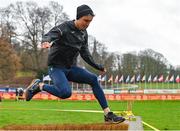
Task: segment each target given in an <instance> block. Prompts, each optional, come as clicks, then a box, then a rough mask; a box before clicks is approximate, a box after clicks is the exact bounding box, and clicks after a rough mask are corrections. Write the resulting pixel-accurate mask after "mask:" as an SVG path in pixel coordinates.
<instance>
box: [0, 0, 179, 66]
mask: <svg viewBox="0 0 180 131" xmlns="http://www.w3.org/2000/svg"><path fill="white" fill-rule="evenodd" d="M0 1H1V4H0V7H3V6H4V7H5V6H7V5H8V4H9V3H14V2H16V1H17V0H0ZM23 1H28V0H23ZM33 1H36V2H38V3H39V4H41V5H42V4H43V5H47V4H48V1H49V0H33ZM54 1H57V2H58V3H60V4H61V5H63V7H64V12H66V13H67V14H68V15H69V16H70V19H74V18H75V17H76V7H77V6H79V5H81V4H87V5H89V6H90V7H91V8H92V9H93V11H94V13H95V14H96V16H95V17H94V20H93V21H92V23H91V24H90V26H89V28H88V29H87V30H88V33H89V34H90V35H93V36H95V37H96V38H97V40H98V41H100V42H102V43H103V44H105V46H106V47H107V48H108V51H111V52H116V51H118V52H120V53H126V52H130V51H140V50H144V49H147V48H151V49H153V50H154V51H156V52H159V53H161V54H163V55H164V57H165V58H167V60H168V61H169V62H170V64H172V65H174V66H176V65H180V0H54Z"/></svg>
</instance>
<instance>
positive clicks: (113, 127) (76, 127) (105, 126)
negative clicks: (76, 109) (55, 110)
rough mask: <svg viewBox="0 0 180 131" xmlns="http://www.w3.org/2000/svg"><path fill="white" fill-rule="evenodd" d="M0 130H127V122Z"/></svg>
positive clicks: (22, 127)
mask: <svg viewBox="0 0 180 131" xmlns="http://www.w3.org/2000/svg"><path fill="white" fill-rule="evenodd" d="M2 130H128V124H126V123H120V124H105V123H97V124H57V125H54V124H53V125H50V124H48V125H9V126H5V127H3V128H2Z"/></svg>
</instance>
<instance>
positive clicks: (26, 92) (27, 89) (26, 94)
mask: <svg viewBox="0 0 180 131" xmlns="http://www.w3.org/2000/svg"><path fill="white" fill-rule="evenodd" d="M36 80H37V79H34V80H33V81H32V82H31V84H30V85H29V86H28V87H27V88H26V91H25V99H26V101H30V100H27V96H28V91H29V88H31V87H32V86H33V84H34V83H35V81H36Z"/></svg>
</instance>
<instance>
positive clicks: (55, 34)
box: [25, 5, 125, 123]
mask: <svg viewBox="0 0 180 131" xmlns="http://www.w3.org/2000/svg"><path fill="white" fill-rule="evenodd" d="M94 16H95V15H94V13H93V11H92V9H91V8H90V7H89V6H87V5H81V6H79V7H77V17H76V20H72V21H66V22H64V23H62V24H60V25H58V26H56V27H54V28H52V29H51V30H50V31H49V32H48V33H47V34H45V35H44V37H43V39H42V47H44V48H47V47H49V48H50V52H49V56H48V67H49V70H48V71H49V75H50V77H51V79H52V81H53V83H54V85H47V84H44V83H42V82H41V81H40V80H39V79H35V80H33V81H32V83H31V84H30V85H29V86H28V87H27V90H26V93H25V97H26V100H27V101H30V100H31V99H32V97H33V96H34V95H35V94H37V93H38V92H40V91H47V92H48V93H50V94H52V95H54V96H57V97H59V98H61V99H66V98H69V97H70V96H71V94H72V91H71V87H70V85H69V83H68V81H72V82H77V83H84V84H89V85H91V87H92V90H93V93H94V95H95V97H96V99H97V100H98V102H99V104H100V105H101V108H102V109H103V111H104V120H105V122H110V123H120V122H123V121H124V120H125V119H124V118H123V117H120V116H117V115H115V114H114V113H113V112H111V111H110V108H109V106H108V104H107V100H106V98H105V95H104V92H103V90H102V88H101V87H100V84H99V82H98V78H97V76H96V75H95V74H93V73H91V72H89V71H88V70H86V69H83V68H81V67H78V66H77V65H76V63H77V56H78V55H79V54H80V55H81V57H82V58H83V59H84V60H85V61H86V62H87V63H88V64H89V65H91V66H92V67H94V68H95V69H97V70H100V71H102V72H104V73H105V72H106V69H105V68H104V67H103V66H102V65H99V64H96V63H95V62H94V60H93V58H92V56H91V54H90V52H89V49H88V34H87V31H86V28H87V27H88V26H89V24H90V23H91V21H92V20H93V17H94Z"/></svg>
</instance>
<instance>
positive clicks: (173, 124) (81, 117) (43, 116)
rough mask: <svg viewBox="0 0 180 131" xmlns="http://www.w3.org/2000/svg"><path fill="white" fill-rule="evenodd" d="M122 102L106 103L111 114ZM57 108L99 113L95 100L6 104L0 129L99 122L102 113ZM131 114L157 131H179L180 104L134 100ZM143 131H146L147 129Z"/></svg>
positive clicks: (0, 116)
mask: <svg viewBox="0 0 180 131" xmlns="http://www.w3.org/2000/svg"><path fill="white" fill-rule="evenodd" d="M126 104H127V103H126V102H125V101H124V102H123V101H109V105H110V107H111V109H112V110H114V111H122V110H125V109H126ZM59 109H70V110H72V109H74V110H79V109H83V110H101V108H100V106H99V104H98V103H97V102H96V101H67V100H63V101H47V100H44V101H35V100H33V101H30V102H24V101H19V102H16V101H12V100H11V101H10V100H6V101H3V102H1V103H0V128H2V127H3V126H6V125H13V124H16V125H27V124H42V125H43V124H62V123H63V124H64V123H77V124H80V123H100V122H103V114H102V113H82V112H62V111H59ZM133 113H134V114H135V115H138V116H141V117H142V120H143V121H145V122H146V123H148V124H150V125H152V126H154V127H155V128H157V129H160V130H178V129H179V130H180V121H179V118H180V101H136V102H134V104H133ZM144 129H146V130H147V129H150V128H148V127H147V126H145V127H144Z"/></svg>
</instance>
